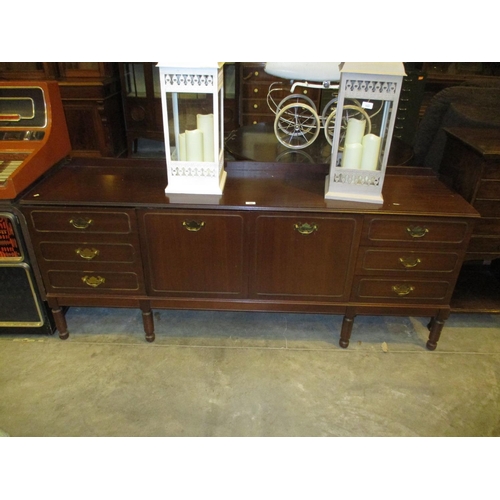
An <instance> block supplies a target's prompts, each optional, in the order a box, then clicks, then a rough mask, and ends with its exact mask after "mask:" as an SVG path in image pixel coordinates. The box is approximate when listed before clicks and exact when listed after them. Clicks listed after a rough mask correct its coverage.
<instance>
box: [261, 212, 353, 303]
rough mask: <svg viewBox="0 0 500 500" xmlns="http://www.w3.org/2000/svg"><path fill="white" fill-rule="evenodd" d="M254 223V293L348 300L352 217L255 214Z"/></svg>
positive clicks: (351, 251) (312, 298) (283, 297)
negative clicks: (256, 215)
mask: <svg viewBox="0 0 500 500" xmlns="http://www.w3.org/2000/svg"><path fill="white" fill-rule="evenodd" d="M255 227H256V229H255V231H256V238H255V241H256V242H255V245H256V247H255V256H254V269H255V271H254V272H253V275H254V280H255V282H254V286H253V290H252V293H253V296H254V297H256V298H268V299H285V300H286V299H293V300H321V301H341V300H346V299H347V298H348V296H349V287H350V276H351V275H352V271H351V269H352V266H353V260H355V256H356V252H355V248H356V246H355V245H357V244H358V238H359V233H360V227H361V224H360V223H359V221H358V219H357V218H356V217H351V216H345V217H340V216H339V217H317V216H309V215H308V214H304V213H302V214H300V215H294V216H288V215H287V216H283V215H269V216H268V215H261V216H259V217H257V220H256V226H255Z"/></svg>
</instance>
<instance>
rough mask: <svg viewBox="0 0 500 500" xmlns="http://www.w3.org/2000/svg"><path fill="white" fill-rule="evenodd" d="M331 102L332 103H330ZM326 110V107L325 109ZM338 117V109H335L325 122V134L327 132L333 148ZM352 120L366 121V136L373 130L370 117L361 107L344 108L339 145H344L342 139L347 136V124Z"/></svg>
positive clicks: (326, 134) (326, 135)
mask: <svg viewBox="0 0 500 500" xmlns="http://www.w3.org/2000/svg"><path fill="white" fill-rule="evenodd" d="M330 102H331V101H330ZM325 110H326V107H325ZM336 116H337V108H335V109H334V110H333V111H332V112H331V113H330V115H329V116H328V118H327V119H326V121H325V124H324V132H325V137H326V140H327V141H328V143H329V144H330V145H331V146H333V133H334V132H335V118H336ZM350 118H356V119H358V120H362V119H364V120H366V128H365V134H369V133H370V132H371V129H372V123H371V120H370V116H369V115H368V113H367V112H366V111H365V110H364V109H363V108H362V107H360V106H356V105H354V104H348V105H346V106H344V107H343V116H342V124H341V130H340V141H339V144H343V140H342V138H343V137H344V136H345V132H346V129H347V122H348V121H349V119H350ZM340 149H341V150H342V149H343V148H342V147H341V148H340Z"/></svg>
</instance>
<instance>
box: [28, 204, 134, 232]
mask: <svg viewBox="0 0 500 500" xmlns="http://www.w3.org/2000/svg"><path fill="white" fill-rule="evenodd" d="M133 219H134V215H133V214H132V216H131V214H130V213H128V212H125V211H123V212H112V211H109V212H108V211H106V212H97V211H88V210H85V211H82V210H74V211H73V210H64V211H57V210H50V211H45V210H33V211H32V212H31V220H32V223H33V227H34V229H35V230H36V231H38V232H45V231H46V232H65V233H103V234H109V233H114V234H129V233H131V232H132V230H133V223H132V221H133Z"/></svg>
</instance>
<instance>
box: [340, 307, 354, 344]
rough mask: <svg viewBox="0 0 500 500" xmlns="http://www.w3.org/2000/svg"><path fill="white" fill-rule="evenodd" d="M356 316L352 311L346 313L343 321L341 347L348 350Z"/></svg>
mask: <svg viewBox="0 0 500 500" xmlns="http://www.w3.org/2000/svg"><path fill="white" fill-rule="evenodd" d="M355 316H356V314H354V313H353V312H351V311H346V313H345V315H344V319H343V320H342V330H341V331H340V340H339V346H340V347H343V348H344V349H346V348H347V347H348V346H349V339H350V338H351V332H352V327H353V324H354V318H355Z"/></svg>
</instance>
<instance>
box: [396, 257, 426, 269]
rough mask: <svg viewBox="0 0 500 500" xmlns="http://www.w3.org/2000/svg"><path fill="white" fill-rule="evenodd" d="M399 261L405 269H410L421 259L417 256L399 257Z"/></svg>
mask: <svg viewBox="0 0 500 500" xmlns="http://www.w3.org/2000/svg"><path fill="white" fill-rule="evenodd" d="M399 262H401V264H403V267H405V268H406V269H410V268H412V267H417V266H418V265H419V264H420V262H422V261H421V260H420V259H419V258H418V257H399Z"/></svg>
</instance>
